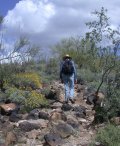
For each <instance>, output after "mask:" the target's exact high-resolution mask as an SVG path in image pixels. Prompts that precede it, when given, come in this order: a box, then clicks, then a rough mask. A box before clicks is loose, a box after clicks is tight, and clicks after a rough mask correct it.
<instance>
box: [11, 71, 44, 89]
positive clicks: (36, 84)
mask: <svg viewBox="0 0 120 146" xmlns="http://www.w3.org/2000/svg"><path fill="white" fill-rule="evenodd" d="M12 83H13V84H14V85H15V86H16V87H17V88H19V89H23V90H32V89H36V88H40V87H41V86H42V85H41V81H40V77H39V76H38V74H37V73H19V74H16V75H15V76H14V80H13V81H12Z"/></svg>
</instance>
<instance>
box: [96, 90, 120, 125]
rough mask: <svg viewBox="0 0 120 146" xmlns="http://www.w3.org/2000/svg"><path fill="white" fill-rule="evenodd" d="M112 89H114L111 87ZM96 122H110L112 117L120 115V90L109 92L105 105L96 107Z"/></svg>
mask: <svg viewBox="0 0 120 146" xmlns="http://www.w3.org/2000/svg"><path fill="white" fill-rule="evenodd" d="M111 90H112V89H111ZM95 111H96V113H95V122H96V123H102V122H108V121H109V120H110V119H111V118H113V117H116V116H120V91H119V90H115V91H113V93H111V94H110V91H109V94H108V93H107V95H106V98H105V100H104V106H103V107H96V108H95Z"/></svg>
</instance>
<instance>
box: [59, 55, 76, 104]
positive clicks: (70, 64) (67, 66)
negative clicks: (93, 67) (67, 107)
mask: <svg viewBox="0 0 120 146" xmlns="http://www.w3.org/2000/svg"><path fill="white" fill-rule="evenodd" d="M60 79H61V82H62V83H64V86H65V103H68V101H69V100H70V101H71V103H72V104H73V103H75V100H74V83H77V77H76V68H75V64H74V61H73V60H72V57H70V55H69V54H66V55H65V56H64V57H63V60H62V62H61V64H60Z"/></svg>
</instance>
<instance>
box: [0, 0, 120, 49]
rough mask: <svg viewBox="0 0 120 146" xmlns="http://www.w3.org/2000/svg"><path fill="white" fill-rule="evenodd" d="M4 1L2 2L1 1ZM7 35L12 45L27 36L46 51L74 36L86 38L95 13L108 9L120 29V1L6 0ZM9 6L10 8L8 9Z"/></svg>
mask: <svg viewBox="0 0 120 146" xmlns="http://www.w3.org/2000/svg"><path fill="white" fill-rule="evenodd" d="M1 1H2V0H1ZM3 1H4V2H0V3H2V5H1V4H0V7H1V12H3V15H5V17H4V23H3V27H4V28H5V31H4V33H5V35H6V36H7V37H9V39H10V41H11V40H12V39H15V38H17V37H19V36H20V35H22V36H27V37H28V38H30V39H31V41H32V42H33V43H36V44H37V45H40V46H42V47H49V45H54V44H55V43H57V42H59V41H60V40H61V39H63V38H66V37H70V36H78V35H79V36H83V35H84V34H85V32H86V25H85V23H86V22H88V21H90V20H91V19H92V18H93V16H92V14H91V12H93V11H94V10H100V9H101V7H102V6H103V7H104V8H106V9H108V16H109V17H110V20H111V25H112V27H114V28H117V27H118V26H119V25H120V16H119V15H120V7H119V6H120V0H21V1H19V0H3ZM5 3H6V5H5Z"/></svg>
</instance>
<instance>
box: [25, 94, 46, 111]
mask: <svg viewBox="0 0 120 146" xmlns="http://www.w3.org/2000/svg"><path fill="white" fill-rule="evenodd" d="M25 106H26V108H27V109H28V110H31V109H34V108H38V107H41V106H48V101H47V99H46V98H45V97H44V95H42V94H40V93H37V92H36V91H31V92H30V93H29V94H28V95H27V97H26V100H25Z"/></svg>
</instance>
